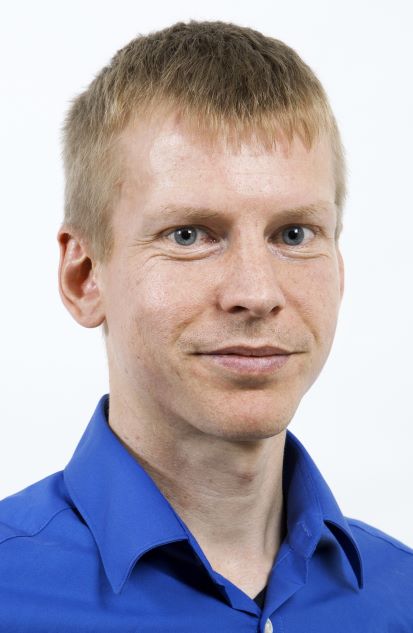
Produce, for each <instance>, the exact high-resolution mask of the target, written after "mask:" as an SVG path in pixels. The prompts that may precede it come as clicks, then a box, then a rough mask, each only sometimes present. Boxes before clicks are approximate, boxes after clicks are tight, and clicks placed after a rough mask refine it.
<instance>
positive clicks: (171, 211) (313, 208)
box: [160, 201, 337, 220]
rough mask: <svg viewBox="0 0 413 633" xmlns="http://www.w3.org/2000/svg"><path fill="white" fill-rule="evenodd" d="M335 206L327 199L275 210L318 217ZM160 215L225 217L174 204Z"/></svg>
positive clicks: (207, 209) (216, 211) (208, 209)
mask: <svg viewBox="0 0 413 633" xmlns="http://www.w3.org/2000/svg"><path fill="white" fill-rule="evenodd" d="M336 210H337V207H336V205H335V204H334V203H331V202H327V201H320V202H315V203H312V204H308V205H302V206H298V207H293V208H291V209H280V210H279V211H278V212H277V215H280V216H288V215H293V216H294V217H308V216H314V217H318V216H319V214H320V212H323V213H328V212H329V211H336ZM160 215H162V216H166V217H170V216H172V215H179V216H181V217H183V218H198V219H205V220H206V219H209V218H225V217H226V212H225V211H218V210H215V209H210V208H208V207H192V206H176V205H167V206H166V207H163V208H162V209H161V210H160Z"/></svg>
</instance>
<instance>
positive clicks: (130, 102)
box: [58, 22, 345, 439]
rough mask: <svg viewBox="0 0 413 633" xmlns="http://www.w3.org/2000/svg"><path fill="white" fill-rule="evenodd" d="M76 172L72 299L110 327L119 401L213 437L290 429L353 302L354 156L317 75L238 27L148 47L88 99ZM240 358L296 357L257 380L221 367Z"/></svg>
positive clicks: (85, 315) (118, 59) (69, 143)
mask: <svg viewBox="0 0 413 633" xmlns="http://www.w3.org/2000/svg"><path fill="white" fill-rule="evenodd" d="M64 161H65V171H66V204H65V218H64V222H63V225H62V227H61V229H60V231H59V235H58V239H59V242H60V247H61V263H60V291H61V296H62V299H63V301H64V303H65V305H66V306H67V307H68V309H69V310H70V312H71V313H72V314H73V316H74V317H75V318H76V320H77V321H78V322H79V323H81V324H82V325H84V326H86V327H97V326H100V325H103V327H104V332H105V339H106V345H107V351H108V360H109V375H110V385H111V396H112V395H114V394H118V397H122V398H124V399H125V400H127V401H128V402H132V401H133V399H136V402H139V403H140V405H141V410H142V412H143V414H144V415H146V416H150V417H152V418H153V419H157V420H160V419H162V418H163V419H165V420H166V419H167V420H168V421H169V423H171V421H173V423H174V424H176V425H181V426H185V425H187V426H188V427H191V428H192V429H196V430H197V431H200V432H206V433H210V434H212V435H218V436H225V437H228V438H235V439H248V438H254V437H267V436H271V435H274V434H276V433H278V432H280V431H281V430H282V429H284V428H285V426H286V425H287V424H288V422H289V421H290V419H291V417H292V416H293V414H294V412H295V410H296V408H297V406H298V404H299V402H300V400H301V398H302V396H303V394H304V393H305V392H306V391H307V389H308V388H309V387H310V385H311V384H312V383H313V382H314V380H315V379H316V377H317V375H318V373H319V372H320V371H321V368H322V366H323V364H324V362H325V360H326V358H327V356H328V353H329V350H330V347H331V344H332V340H333V336H334V331H335V326H336V321H337V314H338V308H339V304H340V300H341V295H342V290H343V270H342V262H341V257H340V253H339V249H338V238H339V234H340V230H341V214H342V207H343V203H344V197H345V174H344V159H343V150H342V146H341V142H340V137H339V132H338V129H337V125H336V122H335V120H334V116H333V114H332V112H331V109H330V106H329V104H328V100H327V97H326V95H325V93H324V90H323V88H322V86H321V84H320V82H319V81H318V80H317V78H316V77H315V76H314V74H313V73H312V71H311V70H310V69H309V67H308V66H307V65H306V64H304V62H303V61H302V60H301V59H300V58H299V57H298V55H297V54H296V53H295V52H294V51H293V50H292V49H291V48H289V47H288V46H286V45H285V44H283V43H282V42H280V41H278V40H274V39H272V38H268V37H265V36H264V35H262V34H261V33H258V32H256V31H253V30H251V29H247V28H241V27H238V26H235V25H232V24H224V23H220V22H204V23H197V22H191V23H189V24H183V23H179V24H176V25H174V26H172V27H170V28H168V29H165V30H163V31H160V32H157V33H153V34H150V35H148V36H141V37H138V38H136V39H135V40H133V41H132V42H131V43H130V44H128V45H127V46H126V47H125V48H123V49H122V50H120V51H119V52H118V53H117V54H116V55H115V56H114V58H113V60H112V61H111V64H110V65H109V66H108V67H106V68H104V69H103V70H102V71H101V72H100V73H99V75H98V76H97V77H96V79H95V80H94V81H93V82H92V83H91V85H90V86H89V88H88V89H87V90H86V91H85V92H84V93H82V94H81V95H80V96H78V97H77V98H76V99H75V100H74V102H73V104H72V106H71V108H70V110H69V112H68V115H67V118H66V122H65V125H64ZM180 227H186V232H185V230H184V232H182V231H181V230H179V229H180ZM188 229H189V231H188ZM239 344H244V345H249V346H251V347H257V346H260V345H273V346H275V347H278V348H281V349H283V350H284V351H285V352H286V354H285V355H286V356H287V357H288V358H287V359H286V362H285V363H284V365H283V366H282V367H280V368H279V369H278V370H277V371H274V372H271V373H268V374H251V373H247V374H241V373H239V372H234V371H233V370H229V369H227V368H223V367H222V366H221V365H217V364H215V363H214V362H213V359H212V357H211V356H210V355H209V354H207V352H211V351H213V350H217V349H218V348H223V347H227V346H230V345H239ZM135 404H136V403H135Z"/></svg>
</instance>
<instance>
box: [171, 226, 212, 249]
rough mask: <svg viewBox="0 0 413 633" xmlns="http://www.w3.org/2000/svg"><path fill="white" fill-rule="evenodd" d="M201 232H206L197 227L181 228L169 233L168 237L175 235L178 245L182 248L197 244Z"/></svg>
mask: <svg viewBox="0 0 413 633" xmlns="http://www.w3.org/2000/svg"><path fill="white" fill-rule="evenodd" d="M199 231H201V232H204V231H202V229H198V228H197V227H195V226H181V227H179V228H178V229H174V230H173V231H171V232H170V233H168V235H167V236H166V237H169V236H170V235H173V236H174V237H176V239H175V241H176V243H177V244H179V245H180V246H193V244H195V242H196V238H197V235H198V233H199Z"/></svg>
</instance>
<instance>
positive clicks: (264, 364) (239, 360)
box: [200, 350, 292, 375]
mask: <svg viewBox="0 0 413 633" xmlns="http://www.w3.org/2000/svg"><path fill="white" fill-rule="evenodd" d="M200 356H201V357H202V358H203V359H205V361H206V362H207V363H209V364H212V365H214V366H215V367H220V368H222V369H224V370H226V371H230V372H235V373H238V374H254V375H263V374H264V375H265V374H273V373H275V372H277V371H279V370H281V369H282V368H283V367H284V366H285V364H286V363H287V362H288V360H289V358H290V356H292V354H291V353H289V352H283V353H279V352H277V353H273V354H268V353H267V354H265V355H260V356H258V355H256V354H254V355H252V354H239V353H234V352H230V353H227V352H222V351H221V350H219V351H216V352H209V353H207V354H200Z"/></svg>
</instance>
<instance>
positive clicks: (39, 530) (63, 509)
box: [0, 506, 71, 545]
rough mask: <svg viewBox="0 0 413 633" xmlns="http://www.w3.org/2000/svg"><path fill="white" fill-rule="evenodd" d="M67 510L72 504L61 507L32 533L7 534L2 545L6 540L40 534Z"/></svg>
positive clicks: (0, 542)
mask: <svg viewBox="0 0 413 633" xmlns="http://www.w3.org/2000/svg"><path fill="white" fill-rule="evenodd" d="M65 510H71V507H70V506H65V507H64V508H60V510H58V511H57V512H55V513H54V514H53V515H52V516H51V517H50V518H49V519H47V521H46V523H44V524H43V525H42V527H41V528H39V529H38V530H37V531H36V532H33V533H32V534H13V536H6V538H5V539H3V540H0V545H3V543H5V542H6V541H10V540H12V539H14V538H19V537H20V538H21V537H23V538H32V537H33V536H37V534H40V532H41V531H42V530H44V529H45V527H47V526H48V525H49V523H50V522H51V521H53V519H54V518H56V517H57V515H58V514H60V513H61V512H64V511H65Z"/></svg>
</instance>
